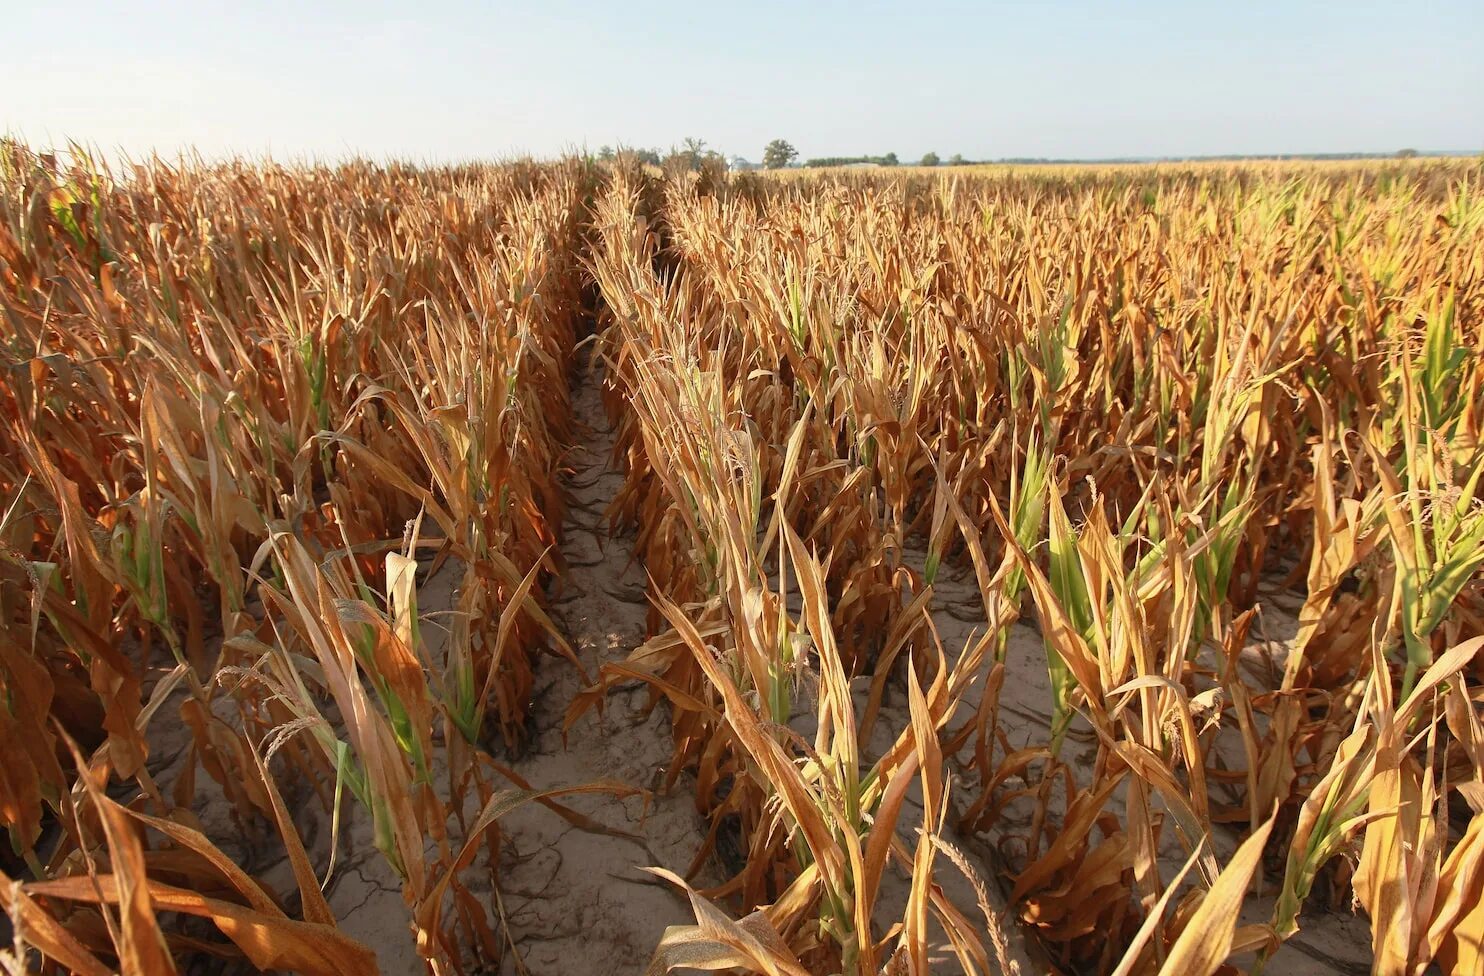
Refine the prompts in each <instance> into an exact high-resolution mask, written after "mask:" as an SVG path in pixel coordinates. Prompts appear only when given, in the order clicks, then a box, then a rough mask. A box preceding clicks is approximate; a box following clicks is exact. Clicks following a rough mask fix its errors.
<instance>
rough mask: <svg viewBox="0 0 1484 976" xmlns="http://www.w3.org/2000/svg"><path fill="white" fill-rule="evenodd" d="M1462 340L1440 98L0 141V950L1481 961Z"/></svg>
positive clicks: (554, 957)
mask: <svg viewBox="0 0 1484 976" xmlns="http://www.w3.org/2000/svg"><path fill="white" fill-rule="evenodd" d="M1481 353H1484V166H1481V164H1480V163H1479V162H1478V161H1472V160H1447V161H1440V160H1407V161H1397V162H1389V163H1365V164H1353V165H1338V164H1322V165H1321V164H1308V163H1297V162H1295V163H1251V164H1247V163H1242V164H1222V165H1215V164H1208V165H1188V166H1182V165H1172V164H1162V165H1159V166H1151V167H1137V166H1121V167H1109V168H1090V167H1079V168H1061V169H1058V168H1050V167H1046V168H1036V169H1026V168H1011V169H1007V170H999V169H993V170H977V169H975V168H965V169H963V170H957V169H955V170H949V171H946V172H942V173H937V174H933V173H928V172H926V171H924V172H911V171H907V172H897V171H892V170H879V171H870V172H860V171H841V172H832V173H822V174H811V177H810V178H807V179H798V178H791V179H777V178H775V177H773V176H771V175H754V174H743V175H730V176H729V175H727V174H726V173H724V172H722V171H720V170H716V169H711V168H708V167H703V168H702V170H701V171H700V172H668V173H667V172H662V171H660V170H657V169H654V168H644V167H640V166H638V165H635V164H633V163H632V161H627V160H624V159H620V160H619V161H618V162H616V163H602V164H600V163H597V162H594V161H591V160H578V159H570V160H566V161H562V162H556V163H545V164H535V163H529V164H527V163H521V164H508V165H501V166H473V165H471V166H463V167H445V168H419V167H412V166H403V165H385V166H381V165H374V164H370V163H348V164H343V165H339V166H314V165H307V164H306V165H296V166H281V165H274V164H269V163H245V162H244V163H232V164H220V165H208V164H205V163H200V162H180V163H167V162H163V161H160V160H154V161H151V162H149V163H146V164H141V165H136V166H130V167H128V168H127V169H124V168H118V169H115V170H113V171H110V170H108V169H107V168H105V167H103V166H102V165H100V164H96V163H94V162H92V161H90V160H89V159H88V158H87V156H86V155H84V154H82V153H80V152H74V154H73V155H72V156H71V157H70V158H63V159H58V158H55V157H52V156H45V155H38V154H36V153H34V152H33V151H31V150H29V149H27V148H25V147H24V146H21V145H19V144H16V143H14V142H8V143H4V144H3V145H0V377H3V379H0V741H3V744H4V761H3V766H0V820H3V822H4V824H5V826H6V828H7V829H8V835H9V843H8V844H7V845H0V908H3V909H4V914H5V917H6V919H7V920H8V929H9V932H8V937H7V938H6V939H5V940H4V947H3V948H0V971H3V972H5V973H6V974H22V973H69V972H70V973H80V974H87V976H93V974H106V973H113V972H120V973H125V974H151V976H153V974H156V973H171V972H181V973H198V972H199V973H205V972H212V973H216V972H233V973H236V972H256V971H263V970H268V971H292V972H302V973H308V974H316V976H318V974H324V976H329V974H341V973H371V972H385V973H402V972H416V971H425V972H429V973H436V974H455V973H457V974H477V973H510V974H518V973H535V974H543V973H563V972H600V973H606V972H615V973H621V972H635V973H638V972H649V973H663V972H667V971H670V970H672V969H678V968H686V967H688V971H697V970H700V971H717V972H746V973H765V974H769V976H778V974H790V976H797V974H828V973H843V974H850V976H854V974H876V973H885V974H891V976H897V974H927V973H940V972H949V973H953V972H957V973H975V974H1001V973H1005V974H1014V973H1019V974H1021V976H1031V974H1039V973H1066V974H1117V976H1133V974H1165V976H1183V974H1214V973H1239V972H1240V973H1259V972H1264V973H1269V974H1281V973H1314V972H1318V973H1352V972H1362V973H1364V972H1375V973H1382V974H1397V976H1402V974H1407V976H1411V974H1421V973H1424V972H1431V971H1439V972H1445V973H1453V972H1457V973H1476V972H1480V971H1484V653H1481V651H1484V483H1481V482H1484V447H1481V443H1480V430H1481V426H1484V367H1481ZM1429 967H1434V968H1431V969H1430V968H1429Z"/></svg>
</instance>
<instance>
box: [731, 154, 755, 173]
mask: <svg viewBox="0 0 1484 976" xmlns="http://www.w3.org/2000/svg"><path fill="white" fill-rule="evenodd" d="M727 166H728V168H730V169H733V170H736V171H737V172H739V173H740V172H743V171H745V170H749V169H756V167H755V166H753V165H752V163H750V162H748V161H747V160H746V159H745V158H743V157H741V156H733V157H732V158H731V159H729V160H728V161H727Z"/></svg>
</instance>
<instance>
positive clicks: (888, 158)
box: [880, 152, 902, 166]
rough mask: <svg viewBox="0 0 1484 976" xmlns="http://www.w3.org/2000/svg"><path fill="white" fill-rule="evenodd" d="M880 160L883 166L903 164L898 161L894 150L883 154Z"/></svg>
mask: <svg viewBox="0 0 1484 976" xmlns="http://www.w3.org/2000/svg"><path fill="white" fill-rule="evenodd" d="M880 162H881V165H882V166H900V165H902V164H901V163H899V162H897V154H896V153H894V152H890V153H887V154H886V155H885V156H882V157H881V159H880Z"/></svg>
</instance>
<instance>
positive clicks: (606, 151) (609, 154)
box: [598, 146, 614, 160]
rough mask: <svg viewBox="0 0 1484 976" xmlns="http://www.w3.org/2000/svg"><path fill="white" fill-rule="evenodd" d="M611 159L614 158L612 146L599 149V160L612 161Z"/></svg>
mask: <svg viewBox="0 0 1484 976" xmlns="http://www.w3.org/2000/svg"><path fill="white" fill-rule="evenodd" d="M613 157H614V152H613V147H612V146H604V147H603V148H601V149H599V150H598V158H599V159H604V160H608V159H612V158H613Z"/></svg>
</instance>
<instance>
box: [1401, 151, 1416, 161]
mask: <svg viewBox="0 0 1484 976" xmlns="http://www.w3.org/2000/svg"><path fill="white" fill-rule="evenodd" d="M1396 158H1397V159H1416V158H1417V150H1415V149H1399V150H1397V153H1396Z"/></svg>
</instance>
